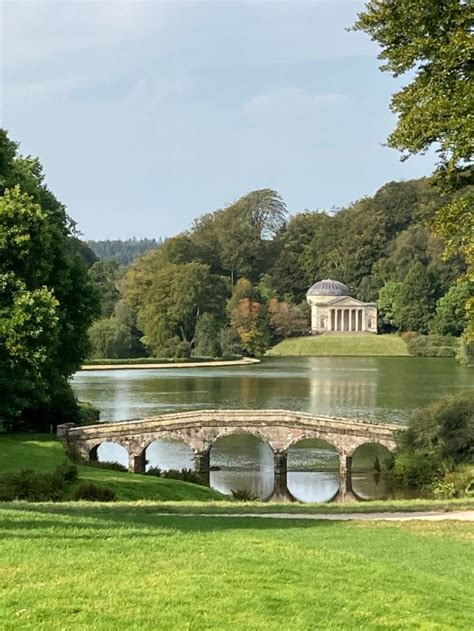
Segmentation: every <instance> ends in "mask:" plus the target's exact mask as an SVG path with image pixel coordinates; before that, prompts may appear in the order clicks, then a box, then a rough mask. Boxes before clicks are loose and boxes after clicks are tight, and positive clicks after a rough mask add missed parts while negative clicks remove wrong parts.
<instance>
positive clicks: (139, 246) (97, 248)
mask: <svg viewBox="0 0 474 631" xmlns="http://www.w3.org/2000/svg"><path fill="white" fill-rule="evenodd" d="M86 243H87V245H88V246H89V248H90V249H91V250H92V251H93V252H94V254H95V255H96V257H97V259H98V260H99V261H109V260H112V259H113V260H115V261H117V263H118V264H119V265H120V266H122V267H128V265H130V263H132V261H133V260H134V259H136V258H137V257H139V256H142V254H145V252H148V250H153V249H155V248H158V247H160V245H161V243H162V241H161V239H158V240H156V239H136V238H135V237H133V239H126V240H125V241H122V240H121V239H113V240H110V239H106V240H104V241H87V242H86Z"/></svg>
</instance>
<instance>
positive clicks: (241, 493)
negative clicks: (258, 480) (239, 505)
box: [231, 489, 258, 502]
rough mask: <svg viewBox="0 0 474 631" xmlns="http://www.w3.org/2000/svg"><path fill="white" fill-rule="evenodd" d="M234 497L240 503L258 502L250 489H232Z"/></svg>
mask: <svg viewBox="0 0 474 631" xmlns="http://www.w3.org/2000/svg"><path fill="white" fill-rule="evenodd" d="M231 493H232V497H233V498H234V499H235V500H239V502H256V501H257V500H258V497H257V496H256V495H254V493H252V491H249V490H248V489H231Z"/></svg>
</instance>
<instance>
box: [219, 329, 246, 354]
mask: <svg viewBox="0 0 474 631" xmlns="http://www.w3.org/2000/svg"><path fill="white" fill-rule="evenodd" d="M219 346H220V347H221V352H222V356H223V357H232V356H236V357H237V356H240V355H241V354H242V348H241V346H240V335H239V334H238V333H237V331H235V329H233V328H232V327H230V326H226V327H224V328H222V329H221V331H220V334H219Z"/></svg>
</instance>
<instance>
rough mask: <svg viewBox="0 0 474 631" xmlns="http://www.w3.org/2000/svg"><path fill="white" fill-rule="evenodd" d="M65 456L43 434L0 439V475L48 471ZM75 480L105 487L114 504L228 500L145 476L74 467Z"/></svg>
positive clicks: (210, 491) (56, 443) (51, 438)
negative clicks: (121, 502) (112, 496)
mask: <svg viewBox="0 0 474 631" xmlns="http://www.w3.org/2000/svg"><path fill="white" fill-rule="evenodd" d="M65 459H66V454H65V452H64V448H63V446H62V444H61V443H60V442H59V441H58V440H56V439H55V438H54V436H49V435H44V434H16V435H15V434H8V435H5V434H3V435H0V472H3V471H17V470H19V469H34V470H35V471H52V470H53V469H55V467H57V466H58V465H59V464H61V463H62V462H64V460H65ZM77 468H78V471H79V480H78V481H77V482H76V483H75V485H74V486H72V487H71V494H72V493H73V492H74V489H75V488H76V487H77V486H78V485H79V484H82V483H91V482H92V483H94V484H101V485H103V486H107V487H108V488H110V489H113V490H114V491H115V493H116V494H117V500H123V501H127V500H131V501H133V500H157V501H159V500H162V501H167V500H175V501H176V500H178V501H180V500H197V501H200V500H205V501H217V500H220V499H228V498H227V497H226V496H224V495H221V494H220V493H218V492H217V491H214V490H213V489H210V488H208V487H205V486H199V485H197V484H189V483H188V482H181V481H180V480H167V479H165V478H156V477H152V476H147V475H137V474H132V473H122V472H120V471H110V470H107V469H99V468H94V467H89V466H85V465H78V467H77Z"/></svg>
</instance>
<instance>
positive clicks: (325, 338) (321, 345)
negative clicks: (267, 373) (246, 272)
mask: <svg viewBox="0 0 474 631" xmlns="http://www.w3.org/2000/svg"><path fill="white" fill-rule="evenodd" d="M266 354H267V355H268V356H271V357H292V356H293V357H295V356H314V357H317V356H321V357H336V356H346V357H357V356H359V357H375V356H379V357H408V356H409V355H410V353H409V352H408V348H407V345H406V344H405V342H404V341H403V340H402V338H401V337H400V336H398V335H373V334H371V333H343V334H342V333H341V334H338V333H328V334H326V335H314V336H310V337H309V336H308V337H294V338H289V339H286V340H283V342H280V343H279V344H277V345H276V346H274V347H273V348H271V349H270V350H269V351H267V353H266Z"/></svg>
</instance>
